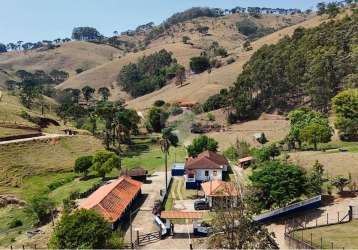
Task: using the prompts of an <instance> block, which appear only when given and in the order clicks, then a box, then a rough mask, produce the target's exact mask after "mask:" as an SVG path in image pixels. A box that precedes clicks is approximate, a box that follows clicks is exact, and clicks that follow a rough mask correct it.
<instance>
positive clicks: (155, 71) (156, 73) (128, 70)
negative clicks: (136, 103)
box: [118, 49, 178, 97]
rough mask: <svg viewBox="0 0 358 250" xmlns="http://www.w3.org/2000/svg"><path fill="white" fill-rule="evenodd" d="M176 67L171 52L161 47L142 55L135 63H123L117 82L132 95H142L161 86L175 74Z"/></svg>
mask: <svg viewBox="0 0 358 250" xmlns="http://www.w3.org/2000/svg"><path fill="white" fill-rule="evenodd" d="M177 67H178V65H177V63H176V60H175V59H174V58H172V53H171V52H168V51H166V50H165V49H162V50H160V51H159V52H155V53H154V54H152V55H149V56H144V57H143V58H141V59H140V60H139V61H138V62H137V63H130V64H127V65H125V66H124V67H123V68H122V69H121V71H120V73H119V75H118V82H119V84H120V86H121V87H122V88H123V90H125V91H127V92H128V93H129V94H130V95H132V96H133V97H138V96H142V95H145V94H148V93H150V92H153V91H154V90H156V89H160V88H162V87H163V86H164V85H165V84H166V82H167V80H168V79H171V78H173V77H174V76H175V72H176V69H177Z"/></svg>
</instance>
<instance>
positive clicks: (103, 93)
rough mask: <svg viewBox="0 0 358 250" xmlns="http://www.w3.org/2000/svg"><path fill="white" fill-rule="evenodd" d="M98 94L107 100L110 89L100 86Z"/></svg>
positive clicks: (103, 99)
mask: <svg viewBox="0 0 358 250" xmlns="http://www.w3.org/2000/svg"><path fill="white" fill-rule="evenodd" d="M98 94H100V95H101V97H102V101H108V97H110V95H111V91H110V90H109V88H107V87H101V88H99V89H98Z"/></svg>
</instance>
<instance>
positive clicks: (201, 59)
mask: <svg viewBox="0 0 358 250" xmlns="http://www.w3.org/2000/svg"><path fill="white" fill-rule="evenodd" d="M208 68H210V62H209V59H208V58H207V57H206V56H197V57H192V58H190V69H191V70H192V71H193V72H194V73H195V74H199V73H202V72H204V71H205V70H207V69H208Z"/></svg>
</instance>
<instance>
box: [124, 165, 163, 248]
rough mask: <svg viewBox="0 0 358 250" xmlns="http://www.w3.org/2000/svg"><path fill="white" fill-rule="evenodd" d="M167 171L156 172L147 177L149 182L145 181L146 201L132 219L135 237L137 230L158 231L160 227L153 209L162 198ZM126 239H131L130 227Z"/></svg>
mask: <svg viewBox="0 0 358 250" xmlns="http://www.w3.org/2000/svg"><path fill="white" fill-rule="evenodd" d="M164 173H165V172H155V173H154V174H152V175H151V176H150V177H148V178H147V182H146V183H143V186H142V194H143V197H145V200H144V203H143V204H142V205H141V207H140V208H139V211H138V212H137V214H136V215H134V218H133V221H132V228H133V237H135V235H136V231H139V232H140V234H146V233H152V232H155V231H158V230H159V228H158V226H156V224H155V223H154V216H153V214H152V209H153V206H154V202H155V201H156V200H159V198H160V189H161V188H163V187H164V186H165V184H164V182H165V177H164V176H165V174H164ZM125 239H126V240H128V242H129V240H130V227H129V228H128V230H127V232H126V235H125Z"/></svg>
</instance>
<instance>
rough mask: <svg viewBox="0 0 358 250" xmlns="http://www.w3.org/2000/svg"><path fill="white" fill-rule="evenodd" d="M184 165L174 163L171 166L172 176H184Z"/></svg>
mask: <svg viewBox="0 0 358 250" xmlns="http://www.w3.org/2000/svg"><path fill="white" fill-rule="evenodd" d="M184 166H185V164H184V163H174V164H173V166H172V176H183V175H184V174H185V168H184Z"/></svg>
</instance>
